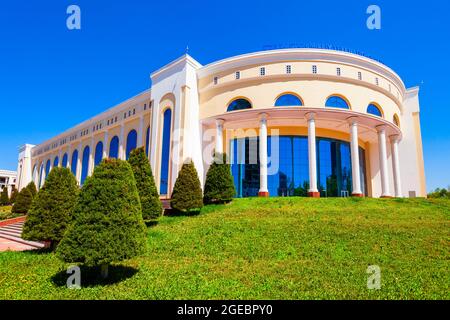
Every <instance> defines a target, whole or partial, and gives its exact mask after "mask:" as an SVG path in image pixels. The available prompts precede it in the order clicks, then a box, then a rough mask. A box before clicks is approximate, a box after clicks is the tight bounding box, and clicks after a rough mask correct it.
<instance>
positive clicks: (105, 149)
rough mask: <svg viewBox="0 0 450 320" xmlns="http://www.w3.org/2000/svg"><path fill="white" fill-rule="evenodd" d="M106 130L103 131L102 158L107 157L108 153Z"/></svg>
mask: <svg viewBox="0 0 450 320" xmlns="http://www.w3.org/2000/svg"><path fill="white" fill-rule="evenodd" d="M108 139H109V138H108V131H105V136H104V137H103V156H102V159H106V158H108V153H109V143H108Z"/></svg>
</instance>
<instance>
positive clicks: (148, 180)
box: [128, 148, 163, 220]
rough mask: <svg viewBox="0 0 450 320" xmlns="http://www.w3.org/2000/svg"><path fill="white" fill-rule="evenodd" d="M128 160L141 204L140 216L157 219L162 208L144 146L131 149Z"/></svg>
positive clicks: (145, 218)
mask: <svg viewBox="0 0 450 320" xmlns="http://www.w3.org/2000/svg"><path fill="white" fill-rule="evenodd" d="M128 162H129V163H130V165H131V169H132V170H133V174H134V179H135V180H136V186H137V189H138V193H139V198H140V200H141V206H142V217H143V218H144V220H149V219H157V218H158V217H160V216H161V214H162V210H163V208H162V203H161V201H160V200H159V193H158V190H157V189H156V185H155V180H154V178H153V174H152V168H151V167H150V163H149V161H148V158H147V156H146V155H145V150H144V148H137V149H135V150H133V151H132V152H131V153H130V158H129V159H128Z"/></svg>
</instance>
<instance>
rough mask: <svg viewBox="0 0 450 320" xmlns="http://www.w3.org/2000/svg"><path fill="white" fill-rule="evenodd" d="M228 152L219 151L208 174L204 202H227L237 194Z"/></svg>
mask: <svg viewBox="0 0 450 320" xmlns="http://www.w3.org/2000/svg"><path fill="white" fill-rule="evenodd" d="M226 160H227V156H226V154H220V153H217V154H215V156H214V161H213V163H212V164H211V166H210V167H209V169H208V173H207V174H206V182H205V191H204V193H203V203H205V204H211V203H227V202H230V201H232V200H233V197H234V196H235V195H236V189H235V188H234V181H233V176H232V175H231V169H230V165H229V164H228V163H227V161H226Z"/></svg>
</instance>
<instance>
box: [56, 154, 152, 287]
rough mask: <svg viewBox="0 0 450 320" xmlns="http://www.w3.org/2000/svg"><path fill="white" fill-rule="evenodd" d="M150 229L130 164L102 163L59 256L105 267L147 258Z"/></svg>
mask: <svg viewBox="0 0 450 320" xmlns="http://www.w3.org/2000/svg"><path fill="white" fill-rule="evenodd" d="M146 233H147V229H146V226H145V224H144V220H143V219H142V210H141V203H140V200H139V195H138V190H137V187H136V181H135V179H134V176H133V171H132V169H131V166H130V164H129V163H128V162H127V161H123V160H118V159H110V160H104V161H102V162H101V163H100V164H99V165H98V166H97V167H96V168H95V170H94V173H93V175H92V176H91V177H89V178H87V179H86V181H85V182H84V185H83V187H82V189H81V192H80V195H79V197H78V201H77V203H76V205H75V209H74V213H73V220H72V223H71V224H70V226H69V227H68V229H67V232H66V233H65V234H64V237H63V239H62V240H61V243H60V244H59V246H58V248H57V250H56V253H57V256H58V257H59V258H60V259H61V260H63V261H65V262H70V263H83V264H84V265H85V266H88V267H95V266H100V267H101V275H102V277H104V278H106V277H107V276H108V266H109V265H110V264H111V263H113V262H120V261H122V260H125V259H129V258H133V257H135V256H139V255H141V254H143V253H144V252H145V250H146Z"/></svg>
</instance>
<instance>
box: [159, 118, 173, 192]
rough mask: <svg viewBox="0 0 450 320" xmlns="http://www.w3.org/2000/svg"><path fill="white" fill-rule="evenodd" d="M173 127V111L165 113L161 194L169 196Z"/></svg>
mask: <svg viewBox="0 0 450 320" xmlns="http://www.w3.org/2000/svg"><path fill="white" fill-rule="evenodd" d="M171 125H172V110H171V109H167V110H166V111H164V124H163V138H162V150H161V175H160V177H161V178H160V183H159V192H160V194H167V193H168V189H169V165H170V133H171Z"/></svg>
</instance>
